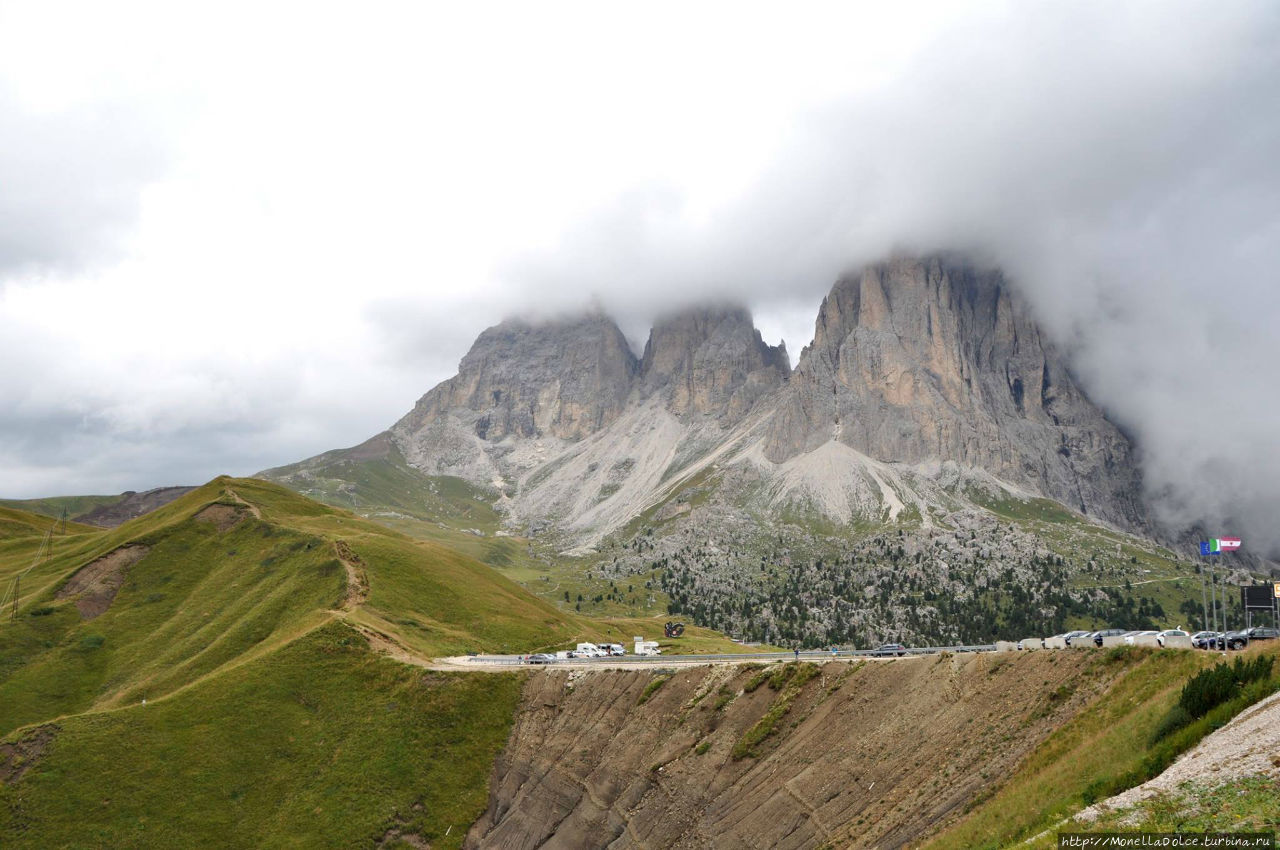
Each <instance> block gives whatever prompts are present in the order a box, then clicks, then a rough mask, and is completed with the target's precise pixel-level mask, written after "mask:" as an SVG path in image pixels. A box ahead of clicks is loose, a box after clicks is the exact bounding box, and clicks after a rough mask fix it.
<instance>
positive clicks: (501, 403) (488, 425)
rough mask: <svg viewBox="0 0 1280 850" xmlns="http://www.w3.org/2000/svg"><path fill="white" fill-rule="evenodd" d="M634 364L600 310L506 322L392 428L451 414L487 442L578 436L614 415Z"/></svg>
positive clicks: (414, 426)
mask: <svg viewBox="0 0 1280 850" xmlns="http://www.w3.org/2000/svg"><path fill="white" fill-rule="evenodd" d="M637 366H638V364H637V361H636V357H635V355H634V354H632V353H631V349H630V348H629V347H628V346H627V340H626V337H624V336H623V335H622V331H620V330H619V329H618V326H617V325H616V324H614V323H613V321H612V320H610V319H607V318H605V317H604V316H600V315H592V316H585V317H582V318H579V319H573V320H566V321H557V322H548V323H545V324H531V323H528V322H524V321H520V320H515V319H512V320H508V321H505V322H503V323H502V324H500V325H497V326H495V327H492V328H489V329H488V330H486V331H485V332H484V333H482V334H480V337H479V338H478V339H477V340H476V341H475V344H474V345H472V346H471V350H470V351H469V352H467V356H466V357H463V358H462V362H461V363H460V364H459V366H458V374H457V375H456V376H454V377H453V378H450V379H449V380H447V381H445V382H444V383H442V384H440V385H439V386H437V387H436V388H435V389H433V390H431V392H429V393H427V394H426V395H425V396H423V397H422V398H421V399H420V400H419V401H418V403H417V405H415V406H414V409H413V411H412V412H410V413H409V415H408V416H406V417H405V418H404V419H402V420H401V421H400V422H399V423H397V424H396V426H395V427H394V428H393V429H392V430H393V433H395V434H397V435H400V436H407V435H408V434H411V433H412V432H413V431H416V430H419V429H421V428H422V427H424V426H426V425H429V424H431V423H432V422H433V421H435V420H437V419H439V418H440V417H442V416H445V415H448V414H454V415H460V416H462V417H463V418H465V419H466V420H468V424H470V425H471V427H472V430H473V431H474V433H475V435H476V436H477V437H479V438H480V439H482V440H487V441H489V442H498V441H500V440H502V439H503V438H505V437H507V436H514V437H535V436H539V435H542V434H549V435H552V436H555V437H559V438H561V439H566V440H578V439H581V438H583V437H585V436H586V435H588V434H592V433H594V432H596V431H598V430H600V429H601V428H603V427H605V426H607V425H608V424H609V423H611V422H613V421H614V420H615V419H617V418H618V415H619V414H620V413H621V412H622V409H623V407H624V406H625V405H626V402H627V396H628V395H629V394H630V392H631V385H632V381H633V380H634V378H635V375H636V371H637Z"/></svg>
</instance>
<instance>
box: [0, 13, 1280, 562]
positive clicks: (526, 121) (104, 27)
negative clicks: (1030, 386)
mask: <svg viewBox="0 0 1280 850" xmlns="http://www.w3.org/2000/svg"><path fill="white" fill-rule="evenodd" d="M179 6H190V7H192V8H178V7H179ZM193 8H194V11H193ZM624 9H625V11H623V10H624ZM1278 43H1280V5H1277V4H1275V3H1274V2H1200V3H1181V2H1170V0H1161V2H1150V3H1144V2H1127V3H1115V2H1098V3H1088V2H1070V3H1049V2H1044V3H1007V4H1005V3H979V4H967V5H965V6H964V7H963V8H961V4H957V3H936V4H928V3H913V4H890V3H867V4H863V5H860V6H850V4H847V3H838V4H831V5H826V4H795V3H792V4H785V6H784V5H781V4H771V5H768V6H763V5H761V6H753V5H751V4H744V3H741V2H735V3H726V4H698V5H696V6H693V4H685V3H672V4H662V3H647V4H643V5H634V4H633V5H631V6H627V7H623V6H622V5H620V4H600V3H583V4H542V3H539V4H529V3H512V4H496V3H469V4H462V3H453V4H428V3H423V2H414V3H405V4H397V3H375V4H355V3H349V4H346V5H343V6H336V5H328V4H322V3H314V2H313V3H305V4H296V5H292V4H270V3H262V2H254V3H246V4H236V3H219V4H204V5H203V6H195V4H173V3H158V4H155V5H138V4H132V3H112V4H101V3H87V4H83V5H81V4H65V3H58V2H50V1H49V0H41V2H34V3H22V2H10V1H9V0H0V358H2V362H3V367H2V368H0V495H3V496H7V497H34V496H44V495H51V494H62V493H85V492H116V491H120V490H123V489H126V488H127V489H145V488H148V487H152V486H157V485H162V484H178V483H199V482H202V481H205V480H207V479H209V478H211V477H212V476H214V475H216V474H218V473H221V472H229V473H233V474H247V473H252V472H254V471H257V470H258V469H261V468H264V467H267V466H273V465H278V464H282V463H287V462H291V461H293V460H297V459H300V458H302V457H305V456H308V455H311V454H315V453H317V452H319V451H322V450H325V449H329V448H334V447H339V446H346V445H351V444H353V443H357V442H359V441H361V440H363V439H364V438H366V437H368V436H370V435H371V434H373V433H376V432H377V431H380V430H382V429H383V428H385V427H386V426H387V425H389V424H390V423H391V422H393V421H394V420H395V419H397V418H398V417H399V416H400V415H401V414H403V413H404V412H405V411H407V410H408V409H409V407H410V406H411V405H412V403H413V402H414V400H415V399H416V398H417V397H418V396H420V395H421V394H422V393H423V392H425V391H426V390H428V389H429V388H430V387H431V386H433V385H434V384H435V383H437V382H438V381H439V380H441V379H443V378H446V377H448V376H449V375H451V374H452V373H453V372H454V371H455V367H456V364H457V361H458V360H459V358H460V357H461V356H462V355H463V354H464V353H465V352H466V349H467V347H468V346H469V344H470V342H471V340H472V339H473V338H474V337H475V336H476V334H477V333H478V332H479V331H480V330H482V329H483V328H484V327H486V326H488V325H491V324H494V323H495V322H497V321H499V320H500V319H502V318H503V317H504V316H506V315H509V314H512V313H519V312H522V311H538V312H543V313H545V312H555V311H561V310H571V309H577V308H580V307H581V306H583V305H585V304H588V303H590V302H591V301H592V300H595V301H596V302H598V303H600V304H601V305H603V306H604V307H605V308H606V309H607V310H608V311H610V312H611V313H613V314H614V315H615V316H616V317H617V318H618V319H619V321H620V322H621V323H622V325H623V327H624V330H626V331H627V333H628V335H629V336H630V337H631V338H632V339H633V341H634V342H635V344H636V345H637V346H639V345H642V344H643V337H644V334H645V332H646V329H647V327H648V322H649V321H650V319H651V318H652V316H653V315H654V314H655V313H658V312H663V311H665V310H668V309H670V308H672V307H674V306H678V305H679V304H681V303H683V302H686V301H689V300H691V299H706V298H724V297H730V298H735V299H738V300H741V301H743V302H745V303H747V304H748V305H749V306H750V307H751V308H752V309H753V310H754V312H755V314H756V316H757V321H758V324H759V326H760V327H761V329H762V330H763V331H764V333H765V336H766V338H767V339H768V340H769V341H771V342H776V341H777V339H779V338H782V337H785V339H786V342H787V344H788V347H789V349H790V350H791V352H792V354H793V357H794V356H796V355H798V353H799V351H800V349H801V348H802V347H803V346H804V345H805V344H806V343H807V342H808V341H809V340H810V338H811V337H812V331H813V321H814V318H815V316H816V311H817V307H818V304H819V302H820V301H821V299H822V296H823V295H824V294H825V292H826V291H827V290H828V289H829V287H830V285H831V283H832V282H833V280H834V277H835V276H836V275H837V274H838V273H839V272H840V271H841V270H842V269H844V268H846V267H849V266H852V265H856V264H858V263H861V262H865V261H868V260H874V259H877V258H880V257H882V256H884V255H885V254H887V253H888V252H890V251H893V250H918V251H928V250H935V249H943V248H952V249H955V248H959V249H965V250H970V251H973V252H975V253H977V254H980V255H981V256H984V257H988V258H990V259H992V260H993V261H996V262H999V263H1001V264H1002V265H1004V266H1005V268H1006V269H1007V270H1008V271H1009V273H1010V274H1011V275H1012V276H1013V277H1014V278H1016V280H1017V281H1018V282H1019V284H1020V285H1021V286H1022V288H1023V289H1024V291H1025V292H1026V293H1027V294H1028V296H1029V297H1030V298H1031V300H1032V302H1033V304H1034V305H1035V306H1036V307H1037V308H1038V309H1039V311H1040V313H1041V316H1042V318H1043V321H1044V322H1045V324H1046V325H1047V327H1048V329H1049V331H1050V332H1051V334H1052V335H1053V336H1055V338H1057V339H1058V340H1059V341H1060V343H1061V344H1062V345H1063V346H1064V347H1065V348H1067V349H1068V350H1070V352H1071V356H1072V360H1073V363H1074V365H1075V368H1076V369H1077V371H1078V372H1079V375H1080V378H1081V381H1082V383H1083V384H1084V386H1085V387H1086V389H1087V390H1088V391H1089V392H1090V393H1091V394H1092V395H1093V396H1094V397H1095V399H1097V400H1098V401H1099V402H1101V403H1102V404H1104V405H1105V406H1106V408H1107V409H1108V411H1109V412H1110V413H1111V414H1112V415H1113V417H1114V418H1116V419H1117V420H1118V421H1119V422H1120V423H1122V424H1123V425H1124V426H1125V427H1126V428H1127V429H1128V430H1129V431H1130V432H1132V433H1134V434H1135V435H1136V436H1137V437H1138V439H1139V442H1140V446H1141V449H1142V452H1143V457H1144V464H1145V471H1146V475H1147V480H1148V483H1149V486H1150V487H1151V489H1152V492H1153V493H1154V494H1156V495H1158V497H1159V505H1160V507H1161V509H1162V510H1163V511H1165V512H1166V514H1167V515H1169V516H1172V517H1176V518H1192V517H1197V516H1203V517H1205V518H1207V519H1208V520H1209V521H1211V522H1217V523H1219V525H1218V526H1214V527H1215V528H1218V527H1221V533H1224V534H1225V533H1230V532H1232V531H1236V532H1240V533H1247V534H1250V535H1253V536H1254V538H1255V539H1259V540H1265V541H1266V542H1268V543H1269V544H1273V545H1274V544H1280V522H1276V520H1275V518H1274V517H1275V514H1276V512H1277V510H1278V509H1280V444H1278V442H1277V436H1276V435H1277V426H1280V368H1278V367H1280V343H1278V342H1277V339H1278V338H1280V334H1278V333H1277V328H1278V327H1280V275H1278V274H1277V270H1278V269H1280V168H1278V167H1277V156H1278V155H1280V67H1278V57H1280V51H1277V50H1276V49H1275V46H1276V44H1278ZM1227 516H1231V517H1234V518H1235V519H1234V520H1233V521H1232V523H1231V526H1230V527H1226V526H1225V525H1224V524H1223V521H1222V519H1221V518H1222V517H1227Z"/></svg>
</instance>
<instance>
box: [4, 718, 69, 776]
mask: <svg viewBox="0 0 1280 850" xmlns="http://www.w3.org/2000/svg"><path fill="white" fill-rule="evenodd" d="M57 732H58V727H57V726H52V725H50V726H41V727H39V728H37V729H33V730H32V731H31V732H29V733H27V735H26V736H25V737H23V738H21V739H19V740H17V741H14V742H13V743H11V744H0V785H12V784H13V783H15V782H17V781H18V780H19V779H21V778H22V774H24V773H26V772H27V771H28V770H30V769H31V768H32V767H34V766H35V765H36V763H37V762H39V761H40V759H41V758H42V757H43V756H44V753H45V750H47V749H49V745H50V744H51V743H53V739H54V736H55V735H56V734H57Z"/></svg>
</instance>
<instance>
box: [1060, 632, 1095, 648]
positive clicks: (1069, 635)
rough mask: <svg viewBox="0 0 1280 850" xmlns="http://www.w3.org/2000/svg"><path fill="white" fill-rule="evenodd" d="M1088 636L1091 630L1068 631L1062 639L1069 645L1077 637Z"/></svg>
mask: <svg viewBox="0 0 1280 850" xmlns="http://www.w3.org/2000/svg"><path fill="white" fill-rule="evenodd" d="M1088 636H1089V632H1067V633H1066V634H1065V635H1063V636H1062V639H1063V640H1065V641H1066V642H1067V646H1071V641H1073V640H1075V639H1076V638H1083V637H1088Z"/></svg>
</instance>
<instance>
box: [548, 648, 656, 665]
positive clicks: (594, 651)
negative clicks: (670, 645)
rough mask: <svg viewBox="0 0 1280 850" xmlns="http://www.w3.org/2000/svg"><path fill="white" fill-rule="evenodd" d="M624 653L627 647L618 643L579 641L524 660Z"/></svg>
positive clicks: (606, 655) (552, 659) (550, 661)
mask: <svg viewBox="0 0 1280 850" xmlns="http://www.w3.org/2000/svg"><path fill="white" fill-rule="evenodd" d="M626 654H627V648H626V647H625V646H623V645H622V644H620V643H580V644H578V648H577V649H566V650H562V651H560V652H557V653H555V654H551V653H548V652H536V653H534V654H533V655H529V656H526V657H525V659H524V660H525V663H527V664H551V663H552V662H555V661H567V660H569V659H570V658H610V657H618V656H622V655H626ZM654 654H655V655H656V654H657V653H654Z"/></svg>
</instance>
